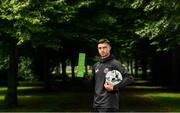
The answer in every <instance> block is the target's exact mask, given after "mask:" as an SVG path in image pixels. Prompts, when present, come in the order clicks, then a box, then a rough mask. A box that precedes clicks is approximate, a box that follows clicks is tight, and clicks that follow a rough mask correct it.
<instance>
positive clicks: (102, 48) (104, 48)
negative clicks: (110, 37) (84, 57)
mask: <svg viewBox="0 0 180 113" xmlns="http://www.w3.org/2000/svg"><path fill="white" fill-rule="evenodd" d="M110 50H111V47H110V45H109V44H107V43H101V44H98V52H99V54H100V56H101V58H106V57H108V56H109V54H110Z"/></svg>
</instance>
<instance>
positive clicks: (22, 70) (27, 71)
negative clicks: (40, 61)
mask: <svg viewBox="0 0 180 113" xmlns="http://www.w3.org/2000/svg"><path fill="white" fill-rule="evenodd" d="M31 64H32V61H31V59H30V58H25V57H20V63H19V69H18V70H19V72H18V77H19V78H21V79H23V80H26V81H35V80H37V79H38V78H37V76H35V75H34V74H33V73H32V69H31Z"/></svg>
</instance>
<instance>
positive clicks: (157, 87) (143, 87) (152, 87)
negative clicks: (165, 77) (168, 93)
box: [128, 86, 165, 90]
mask: <svg viewBox="0 0 180 113" xmlns="http://www.w3.org/2000/svg"><path fill="white" fill-rule="evenodd" d="M128 88H133V89H146V90H148V89H153V90H156V89H157V90H158V89H165V88H164V87H161V86H128Z"/></svg>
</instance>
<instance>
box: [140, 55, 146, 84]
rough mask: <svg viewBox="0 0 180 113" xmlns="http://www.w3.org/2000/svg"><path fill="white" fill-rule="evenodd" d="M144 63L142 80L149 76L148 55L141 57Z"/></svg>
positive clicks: (142, 63)
mask: <svg viewBox="0 0 180 113" xmlns="http://www.w3.org/2000/svg"><path fill="white" fill-rule="evenodd" d="M141 65H142V80H145V79H146V77H147V59H146V57H143V58H141Z"/></svg>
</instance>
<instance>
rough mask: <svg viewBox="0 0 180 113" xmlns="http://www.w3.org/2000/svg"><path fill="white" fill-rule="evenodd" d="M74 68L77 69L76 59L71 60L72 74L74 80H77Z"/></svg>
mask: <svg viewBox="0 0 180 113" xmlns="http://www.w3.org/2000/svg"><path fill="white" fill-rule="evenodd" d="M74 67H75V61H74V58H71V74H72V79H73V80H74V79H75V73H74Z"/></svg>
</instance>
